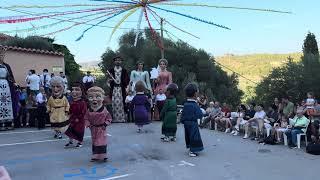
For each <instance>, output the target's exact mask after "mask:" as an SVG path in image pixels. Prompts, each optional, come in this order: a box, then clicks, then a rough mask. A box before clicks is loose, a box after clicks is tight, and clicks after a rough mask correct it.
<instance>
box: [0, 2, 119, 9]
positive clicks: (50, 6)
mask: <svg viewBox="0 0 320 180" xmlns="http://www.w3.org/2000/svg"><path fill="white" fill-rule="evenodd" d="M118 5H119V4H116V3H106V4H64V5H43V6H41V5H14V6H0V8H1V9H7V8H9V9H47V8H66V7H98V6H118Z"/></svg>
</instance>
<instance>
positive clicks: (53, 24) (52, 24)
mask: <svg viewBox="0 0 320 180" xmlns="http://www.w3.org/2000/svg"><path fill="white" fill-rule="evenodd" d="M109 11H110V10H106V11H103V12H98V13H94V14H89V15H85V16H80V17H74V18H69V19H65V20H60V21H58V22H55V23H51V24H46V25H43V26H38V27H32V28H26V29H18V30H10V31H0V33H7V34H10V33H21V32H32V31H37V30H41V29H47V28H51V27H54V26H56V25H59V24H62V23H65V22H72V23H79V22H75V21H73V20H77V19H83V18H87V17H91V16H96V15H99V14H104V13H107V12H109Z"/></svg>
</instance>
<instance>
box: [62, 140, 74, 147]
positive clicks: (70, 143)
mask: <svg viewBox="0 0 320 180" xmlns="http://www.w3.org/2000/svg"><path fill="white" fill-rule="evenodd" d="M72 144H73V142H71V141H69V142H68V143H67V144H66V145H64V147H69V146H70V145H72Z"/></svg>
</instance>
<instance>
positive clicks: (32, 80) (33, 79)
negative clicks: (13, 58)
mask: <svg viewBox="0 0 320 180" xmlns="http://www.w3.org/2000/svg"><path fill="white" fill-rule="evenodd" d="M30 72H31V75H30V76H29V78H28V84H29V86H30V91H31V94H32V96H33V97H34V98H35V96H36V95H37V94H38V92H39V88H40V77H39V76H38V75H37V74H36V71H35V70H34V69H32V70H30Z"/></svg>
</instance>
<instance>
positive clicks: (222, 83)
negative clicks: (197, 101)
mask: <svg viewBox="0 0 320 180" xmlns="http://www.w3.org/2000/svg"><path fill="white" fill-rule="evenodd" d="M135 34H136V33H135V32H134V31H130V32H128V33H125V34H124V35H123V36H122V37H120V40H119V48H118V49H117V50H116V51H112V50H110V49H107V50H106V52H105V53H104V54H103V55H102V62H101V63H100V67H101V69H102V71H103V72H104V73H106V69H108V68H110V67H111V66H112V58H113V57H114V56H115V55H116V54H120V55H121V56H122V57H123V58H124V66H125V67H126V68H127V69H128V70H129V71H131V70H133V69H135V68H136V65H135V64H136V62H137V61H139V60H141V61H143V62H144V64H145V70H148V71H150V70H151V68H152V67H157V65H158V61H159V59H160V58H161V54H160V50H159V47H158V46H157V44H156V43H155V42H154V40H153V39H152V34H151V33H150V30H149V29H146V30H145V33H144V36H143V35H142V34H140V35H139V38H138V45H137V46H138V47H135V46H134V45H133V44H134V39H135ZM164 46H165V57H166V59H167V60H168V62H169V65H168V70H169V71H171V72H172V73H173V81H174V82H175V83H177V84H178V86H179V87H180V93H179V94H178V97H177V99H178V102H179V103H182V101H183V99H184V93H183V87H184V86H185V85H186V84H187V83H189V82H196V83H197V84H198V85H199V89H200V93H202V94H206V95H207V96H208V97H209V98H210V99H216V100H219V101H221V102H227V103H229V104H231V105H237V104H238V103H239V102H240V98H241V96H242V92H241V91H240V90H239V89H238V88H237V85H238V77H237V76H236V75H230V76H228V75H227V73H226V72H224V71H223V70H222V69H221V68H220V67H218V66H216V65H215V63H214V59H210V55H209V54H208V53H207V52H205V51H204V50H201V49H199V50H198V49H196V48H194V47H192V46H190V45H189V44H188V43H186V42H183V41H177V42H173V41H171V40H169V39H166V38H165V39H164Z"/></svg>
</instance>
